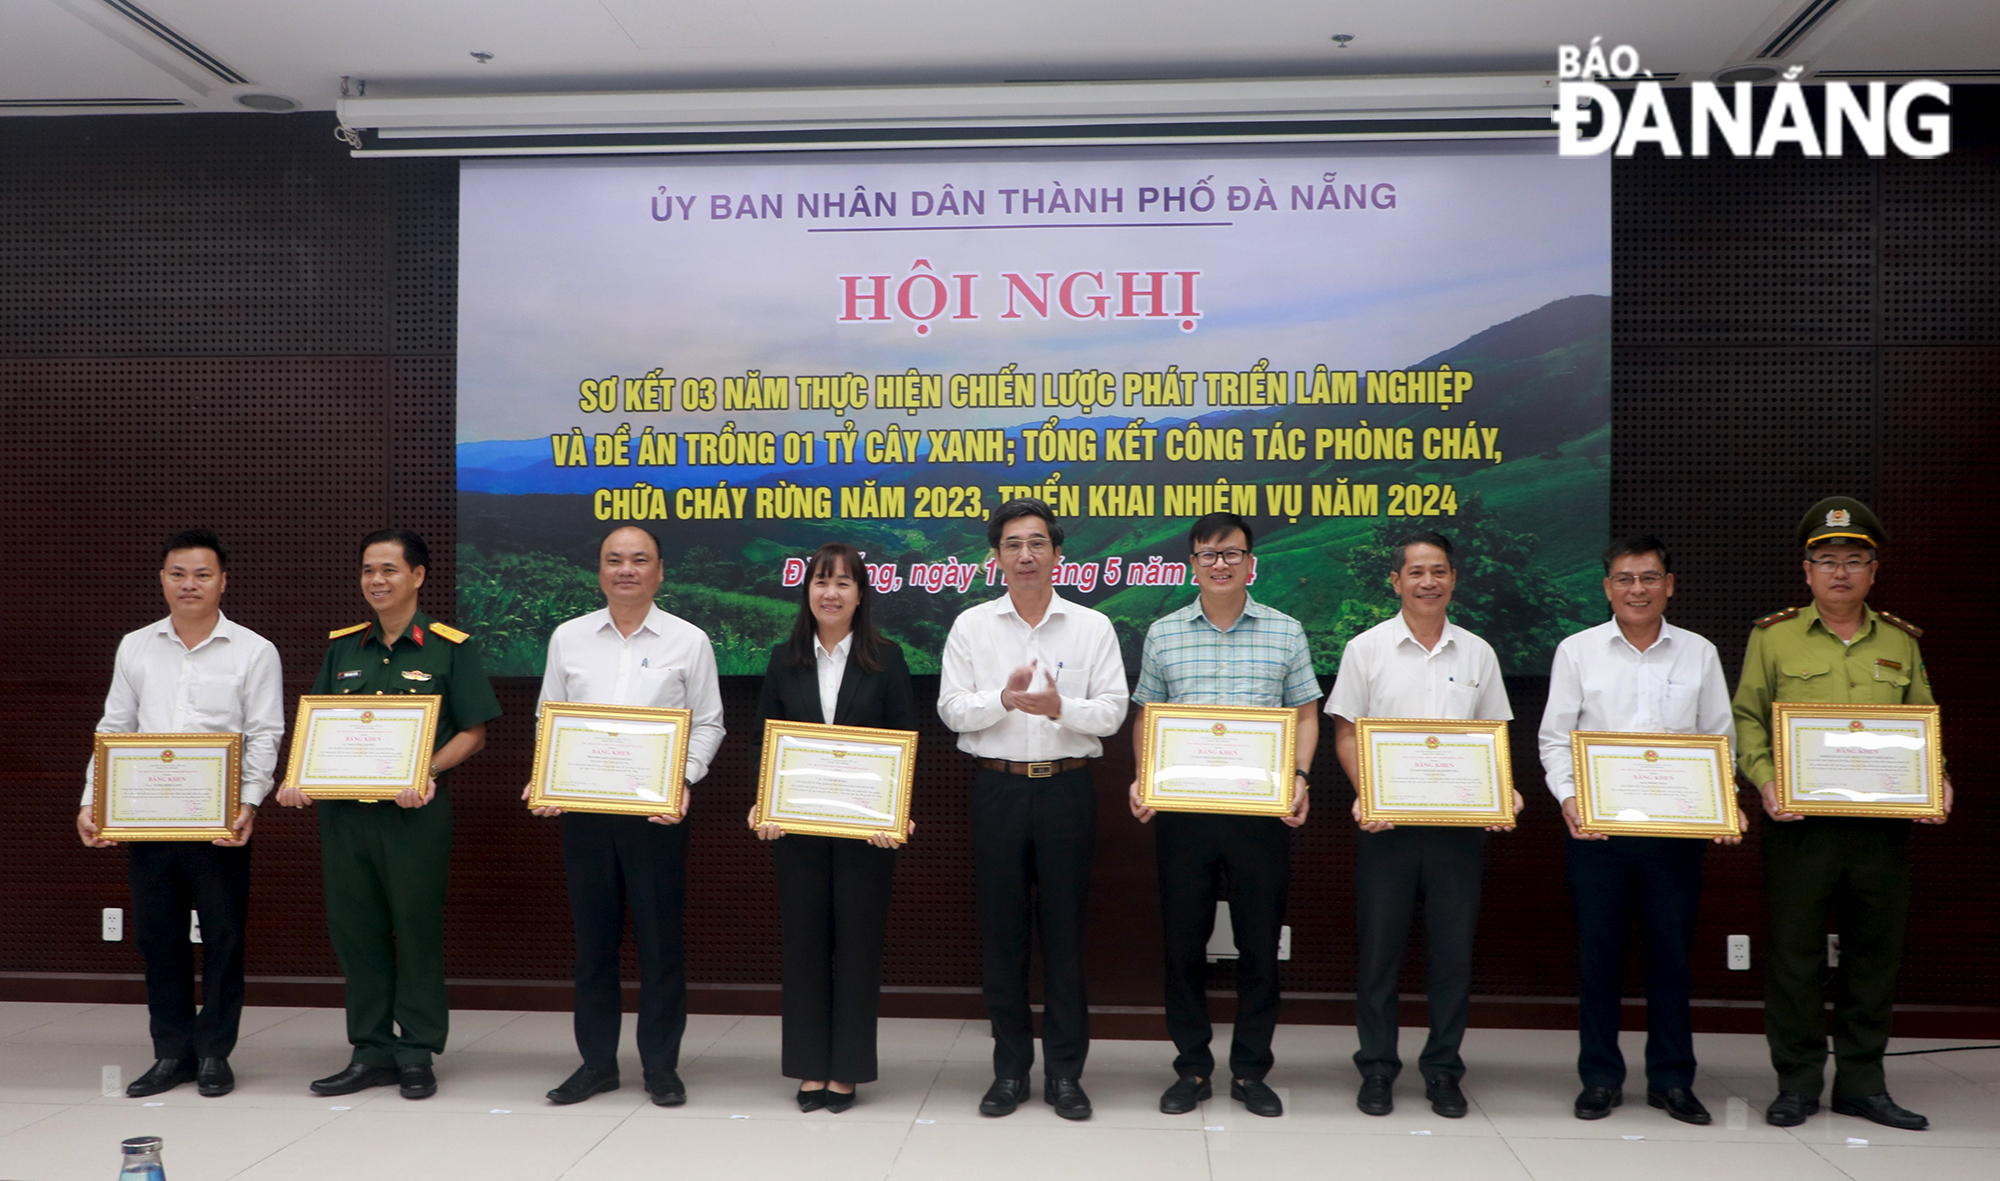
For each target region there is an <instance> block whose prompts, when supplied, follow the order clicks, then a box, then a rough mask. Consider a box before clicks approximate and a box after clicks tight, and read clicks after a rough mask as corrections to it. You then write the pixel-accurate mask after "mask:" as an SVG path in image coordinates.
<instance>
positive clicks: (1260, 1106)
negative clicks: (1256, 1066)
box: [1229, 1078, 1285, 1119]
mask: <svg viewBox="0 0 2000 1181" xmlns="http://www.w3.org/2000/svg"><path fill="white" fill-rule="evenodd" d="M1229 1097H1230V1098H1231V1099H1234V1100H1236V1101H1237V1102H1238V1103H1241V1104H1242V1105H1243V1107H1244V1110H1246V1111H1248V1112H1249V1113H1250V1114H1251V1115H1261V1116H1263V1117H1265V1118H1266V1119H1269V1118H1271V1117H1273V1116H1280V1115H1283V1114H1285V1101H1284V1100H1283V1099H1280V1098H1278V1093H1277V1092H1276V1091H1273V1090H1272V1089H1271V1088H1270V1087H1268V1086H1265V1085H1264V1080H1263V1079H1260V1078H1252V1079H1231V1080H1230V1082H1229Z"/></svg>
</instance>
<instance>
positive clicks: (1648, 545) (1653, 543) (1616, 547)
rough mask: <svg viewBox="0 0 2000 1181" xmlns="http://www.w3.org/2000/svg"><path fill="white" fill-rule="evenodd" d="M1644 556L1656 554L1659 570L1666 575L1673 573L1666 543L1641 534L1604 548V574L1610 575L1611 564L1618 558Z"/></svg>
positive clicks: (1670, 555) (1672, 565) (1672, 559)
mask: <svg viewBox="0 0 2000 1181" xmlns="http://www.w3.org/2000/svg"><path fill="white" fill-rule="evenodd" d="M1644 554H1658V555H1659V556H1660V569H1662V570H1664V571H1666V572H1667V573H1668V574H1672V573H1673V572H1674V556H1673V555H1672V554H1670V553H1668V552H1667V543H1666V542H1664V541H1661V540H1660V539H1659V538H1657V537H1654V536H1653V535H1652V534H1650V533H1642V534H1640V535H1639V536H1637V537H1627V538H1625V539H1624V540H1623V541H1614V542H1612V543H1611V544H1610V545H1608V546H1606V547H1604V573H1605V574H1606V575H1607V576H1608V575H1609V574H1610V573H1611V563H1613V562H1615V561H1617V560H1618V559H1620V558H1636V557H1640V556H1642V555H1644Z"/></svg>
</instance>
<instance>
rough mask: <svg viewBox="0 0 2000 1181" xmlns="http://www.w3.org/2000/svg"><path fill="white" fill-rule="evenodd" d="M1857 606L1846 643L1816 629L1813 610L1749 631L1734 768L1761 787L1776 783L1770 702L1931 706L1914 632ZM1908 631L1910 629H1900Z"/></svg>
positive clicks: (1823, 629)
mask: <svg viewBox="0 0 2000 1181" xmlns="http://www.w3.org/2000/svg"><path fill="white" fill-rule="evenodd" d="M1894 618H1895V617H1894V616H1887V615H1884V614H1883V613H1881V612H1878V611H1876V610H1875V609H1874V608H1873V607H1869V606H1866V605H1864V606H1863V607H1862V620H1861V627H1860V628H1859V629H1858V630H1857V631H1855V633H1854V640H1853V642H1851V643H1843V642H1842V641H1841V639H1840V637H1839V636H1836V635H1834V634H1833V633H1832V632H1830V631H1828V630H1827V629H1826V625H1825V624H1824V623H1822V622H1820V618H1819V608H1818V607H1817V606H1808V607H1801V608H1799V609H1798V610H1797V611H1793V612H1780V613H1779V614H1778V615H1776V616H1772V617H1770V618H1769V619H1768V620H1760V621H1759V623H1758V626H1756V627H1755V628H1752V629H1751V631H1750V647H1749V649H1748V650H1747V651H1745V652H1744V654H1743V679H1742V680H1741V681H1740V682H1738V683H1737V686H1736V700H1735V712H1736V766H1737V768H1738V769H1739V770H1741V771H1742V772H1743V775H1744V777H1745V778H1747V779H1749V780H1750V782H1752V783H1755V784H1758V785H1759V786H1762V785H1763V784H1765V783H1767V782H1769V781H1771V780H1773V779H1776V778H1777V775H1778V769H1777V764H1776V763H1775V762H1774V761H1773V759H1772V755H1771V703H1772V702H1774V701H1802V702H1810V703H1813V704H1815V705H1849V704H1857V705H1935V704H1936V698H1934V697H1932V696H1931V682H1930V677H1929V675H1928V674H1927V673H1926V672H1925V671H1924V658H1923V654H1922V653H1921V652H1919V651H1918V650H1917V635H1916V632H1917V629H1916V628H1914V627H1911V626H1910V625H1909V624H1905V623H1903V622H1902V621H1901V620H1896V621H1895V622H1891V620H1893V619H1894ZM1905 629H1908V630H1905Z"/></svg>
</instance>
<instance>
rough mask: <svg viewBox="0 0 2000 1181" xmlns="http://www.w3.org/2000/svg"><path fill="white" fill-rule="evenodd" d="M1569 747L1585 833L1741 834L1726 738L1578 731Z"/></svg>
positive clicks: (1580, 825) (1703, 836)
mask: <svg viewBox="0 0 2000 1181" xmlns="http://www.w3.org/2000/svg"><path fill="white" fill-rule="evenodd" d="M1569 749H1570V757H1571V758H1572V759H1574V760H1575V764H1576V815H1577V827H1578V828H1579V829H1581V830H1583V831H1584V832H1597V833H1603V834H1605V835H1606V836H1641V837H1693V838H1695V839H1697V840H1714V839H1715V838H1716V837H1733V836H1740V835H1741V834H1742V831H1743V829H1742V818H1741V817H1739V816H1738V815H1737V814H1736V770H1735V764H1734V763H1732V762H1731V761H1730V758H1729V739H1728V738H1727V737H1726V736H1725V735H1721V734H1615V733H1609V732H1605V731H1596V730H1573V731H1571V732H1570V736H1569Z"/></svg>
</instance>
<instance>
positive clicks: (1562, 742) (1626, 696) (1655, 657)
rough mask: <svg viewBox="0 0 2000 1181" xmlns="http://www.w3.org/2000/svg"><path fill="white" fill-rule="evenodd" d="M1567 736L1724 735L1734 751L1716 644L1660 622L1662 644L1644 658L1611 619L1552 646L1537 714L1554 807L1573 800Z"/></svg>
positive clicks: (1725, 685)
mask: <svg viewBox="0 0 2000 1181" xmlns="http://www.w3.org/2000/svg"><path fill="white" fill-rule="evenodd" d="M1572 730H1609V731H1613V732H1617V733H1630V734H1662V733H1665V734H1726V735H1728V736H1729V742H1730V745H1731V746H1732V747H1734V746H1735V744H1736V722H1735V719H1734V718H1733V717H1732V716H1731V714H1730V707H1729V685H1728V683H1727V682H1726V681H1724V680H1723V678H1722V660H1721V658H1720V657H1718V656H1717V655H1716V653H1715V645H1714V644H1711V643H1709V642H1708V641H1707V640H1705V639H1703V638H1702V637H1700V636H1698V635H1696V634H1694V633H1693V632H1691V631H1686V630H1684V629H1682V628H1678V627H1675V626H1674V625H1673V624H1671V623H1668V622H1667V621H1666V620H1664V619H1663V620H1661V621H1660V638H1659V639H1657V640H1655V641H1653V646H1652V647H1650V648H1648V649H1646V650H1645V651H1644V652H1641V651H1639V650H1638V649H1637V648H1635V647H1633V646H1632V642H1631V641H1630V640H1627V639H1626V638H1625V633H1623V632H1621V631H1619V630H1618V621H1617V620H1615V619H1613V620H1609V621H1607V622H1604V623H1600V624H1598V625H1597V626H1596V627H1593V628H1589V629H1587V630H1585V631H1580V632H1578V633H1576V634H1575V635H1573V636H1571V637H1569V638H1568V639H1566V640H1564V641H1563V642H1562V643H1561V644H1559V645H1557V647H1556V657H1555V663H1554V665H1553V666H1552V667H1551V668H1550V669H1549V704H1548V708H1547V709H1545V710H1543V711H1542V731H1541V748H1542V770H1543V772H1544V773H1545V774H1546V776H1547V779H1548V783H1549V794H1550V795H1552V796H1554V797H1555V798H1556V802H1558V803H1560V802H1562V801H1563V800H1566V799H1569V798H1570V797H1571V796H1574V795H1575V794H1576V765H1575V762H1574V761H1573V759H1572V758H1571V752H1570V744H1569V735H1570V731H1572Z"/></svg>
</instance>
